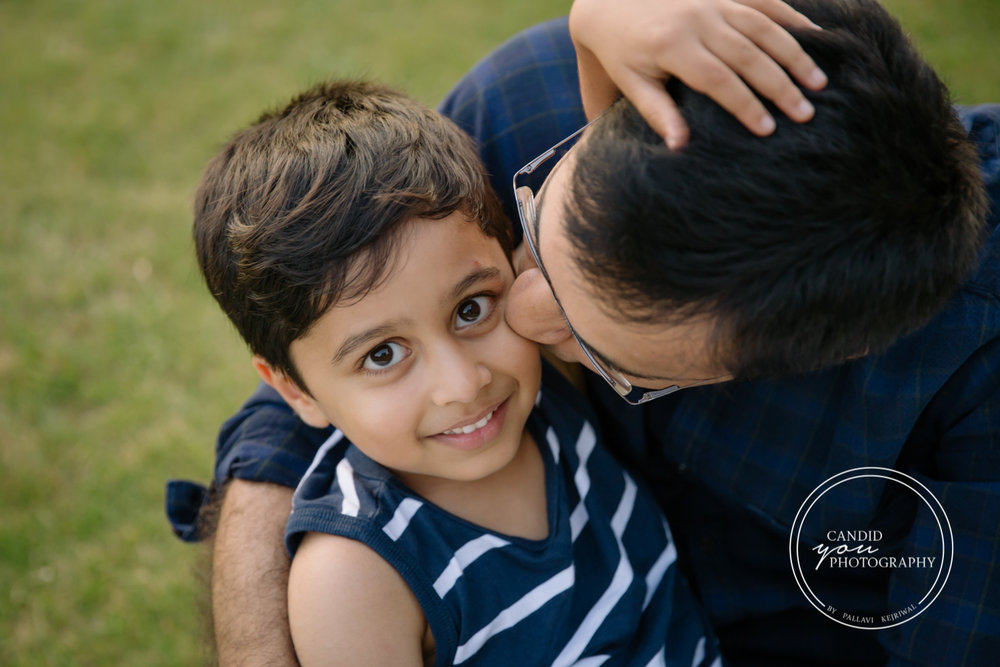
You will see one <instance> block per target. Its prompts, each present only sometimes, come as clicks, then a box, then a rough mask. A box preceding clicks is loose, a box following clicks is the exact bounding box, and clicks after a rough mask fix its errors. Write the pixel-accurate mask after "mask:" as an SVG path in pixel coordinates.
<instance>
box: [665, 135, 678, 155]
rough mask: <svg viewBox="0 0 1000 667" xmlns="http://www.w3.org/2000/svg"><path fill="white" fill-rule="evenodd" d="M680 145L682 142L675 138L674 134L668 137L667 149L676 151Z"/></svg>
mask: <svg viewBox="0 0 1000 667" xmlns="http://www.w3.org/2000/svg"><path fill="white" fill-rule="evenodd" d="M680 144H681V142H680V140H679V139H678V138H677V137H675V136H674V135H672V134H668V135H667V148H669V149H670V150H672V151H675V150H677V148H678V147H679V146H680Z"/></svg>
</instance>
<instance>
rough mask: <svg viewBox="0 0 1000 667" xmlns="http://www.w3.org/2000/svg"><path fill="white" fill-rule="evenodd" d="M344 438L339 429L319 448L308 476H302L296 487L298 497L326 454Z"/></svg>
mask: <svg viewBox="0 0 1000 667" xmlns="http://www.w3.org/2000/svg"><path fill="white" fill-rule="evenodd" d="M343 437H344V434H343V432H342V431H341V430H340V429H339V428H338V429H336V430H334V432H333V433H331V434H330V437H329V438H327V439H326V442H324V443H323V444H322V445H320V446H319V449H317V450H316V456H314V457H313V460H312V463H310V464H309V469H308V470H306V474H304V475H302V479H300V480H299V485H298V486H296V487H295V493H296V495H298V492H299V489H301V488H302V484H303V483H305V481H306V480H307V479H308V478H309V475H311V474H312V473H313V471H314V470H316V466H318V465H319V462H320V461H322V460H323V457H324V456H326V453H327V452H328V451H330V450H331V449H333V446H334V445H336V444H337V443H338V442H340V441H341V439H342V438H343Z"/></svg>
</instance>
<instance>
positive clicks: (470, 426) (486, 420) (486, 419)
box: [442, 408, 497, 435]
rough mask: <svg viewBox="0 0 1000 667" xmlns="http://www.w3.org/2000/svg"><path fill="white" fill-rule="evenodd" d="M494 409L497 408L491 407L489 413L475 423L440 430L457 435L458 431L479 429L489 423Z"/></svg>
mask: <svg viewBox="0 0 1000 667" xmlns="http://www.w3.org/2000/svg"><path fill="white" fill-rule="evenodd" d="M496 411H497V409H496V408H493V409H492V410H490V411H489V414H487V415H486V416H485V417H483V418H482V419H480V420H479V421H477V422H476V423H475V424H467V425H466V426H460V427H459V428H453V429H449V430H447V431H442V433H444V434H445V435H458V434H460V433H472V432H473V431H478V430H479V429H481V428H483V427H484V426H486V425H487V424H489V423H490V420H491V419H493V414H494V413H495V412H496Z"/></svg>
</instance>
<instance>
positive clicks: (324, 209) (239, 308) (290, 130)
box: [194, 81, 511, 391]
mask: <svg viewBox="0 0 1000 667" xmlns="http://www.w3.org/2000/svg"><path fill="white" fill-rule="evenodd" d="M455 212H460V213H462V214H464V215H465V216H467V217H468V218H469V219H470V220H472V221H475V223H477V224H478V225H479V226H480V228H481V229H482V230H483V232H484V233H486V234H487V235H488V236H491V237H493V238H496V239H498V241H499V242H500V244H501V246H502V247H503V248H504V250H505V251H506V252H507V253H508V255H509V253H510V250H511V239H510V223H509V222H508V221H507V219H506V218H505V217H504V215H503V212H502V210H501V208H500V204H499V201H498V200H497V197H496V195H495V194H494V192H493V191H492V190H491V189H490V187H489V184H488V181H487V179H486V176H485V173H484V170H483V167H482V165H481V163H480V161H479V158H478V156H477V154H476V151H475V148H474V146H473V144H472V141H471V139H469V138H468V136H467V135H465V134H464V133H463V132H462V131H461V130H459V129H458V127H457V126H455V125H454V124H453V123H452V122H451V121H449V120H447V119H445V118H444V117H442V116H441V115H440V114H438V113H436V112H434V111H433V110H431V109H428V108H426V107H424V106H423V105H421V104H418V103H417V102H415V101H414V100H412V99H410V98H409V97H407V96H405V95H403V94H401V93H399V92H396V91H393V90H391V89H389V88H386V87H383V86H380V85H377V84H372V83H360V82H351V81H340V82H330V83H325V84H321V85H318V86H315V87H314V88H312V89H311V90H309V91H307V92H305V93H303V94H301V95H299V96H298V97H296V98H295V99H293V100H292V101H291V102H290V103H289V104H288V106H286V107H285V108H284V109H281V110H280V111H275V112H270V113H266V114H264V115H263V116H262V117H261V118H260V119H259V120H258V121H257V122H256V123H254V124H253V125H252V126H250V127H249V128H247V129H246V130H244V131H242V132H240V133H239V134H237V135H236V136H235V137H234V138H233V139H232V140H231V141H230V142H229V143H228V144H226V146H225V147H224V148H222V150H221V151H220V152H219V153H218V154H217V155H216V156H215V157H214V158H213V159H212V160H211V161H210V162H209V163H208V166H207V167H206V169H205V172H204V175H203V176H202V179H201V183H200V185H199V187H198V191H197V194H196V195H195V205H194V239H195V247H196V251H197V255H198V263H199V265H200V266H201V271H202V274H203V275H204V277H205V281H206V282H207V283H208V287H209V290H210V291H211V292H212V295H213V296H214V297H215V299H216V300H217V301H218V302H219V305H220V306H221V307H222V310H223V311H225V313H226V315H228V316H229V319H230V320H232V322H233V323H234V324H235V325H236V328H237V330H238V331H239V332H240V335H241V336H242V337H243V339H244V340H245V341H246V342H247V344H248V345H249V346H250V349H251V350H252V351H253V352H254V353H255V354H259V355H260V356H261V357H263V358H264V359H265V360H266V361H267V362H268V363H269V364H270V365H271V366H272V367H273V368H275V369H277V370H279V371H281V372H283V373H285V374H286V375H287V376H288V377H289V378H291V379H292V380H293V381H295V382H296V383H297V384H298V385H299V386H300V387H301V388H302V389H304V390H306V391H308V388H307V387H306V386H305V384H304V383H303V381H302V377H301V375H300V373H299V372H298V371H297V369H296V368H295V366H294V364H293V363H292V360H291V356H290V354H289V346H290V345H291V343H292V341H294V340H296V339H297V338H300V337H301V336H303V335H305V334H306V333H307V332H308V331H309V329H310V328H311V327H312V325H313V324H314V323H315V322H316V320H318V319H319V318H320V317H321V316H322V315H323V314H324V313H325V312H326V311H327V310H328V309H329V308H330V307H331V306H332V305H333V304H335V303H337V302H339V301H342V300H353V299H358V298H361V297H363V296H364V295H365V294H366V293H367V292H368V291H370V290H371V289H373V288H374V287H376V286H377V285H378V284H379V282H380V281H381V280H382V279H383V278H384V277H385V276H386V275H387V273H388V272H389V271H390V270H391V267H392V266H393V260H394V259H395V258H396V256H397V253H399V252H400V251H402V252H405V249H401V248H400V247H399V245H400V243H399V241H400V235H399V233H398V232H399V230H400V229H401V227H402V226H403V224H402V223H405V222H407V221H409V220H412V219H414V218H431V219H440V218H444V217H446V216H448V215H450V214H452V213H455ZM470 224H474V223H470Z"/></svg>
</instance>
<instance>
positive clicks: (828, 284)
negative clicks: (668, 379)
mask: <svg viewBox="0 0 1000 667" xmlns="http://www.w3.org/2000/svg"><path fill="white" fill-rule="evenodd" d="M789 4H791V5H792V6H794V7H796V8H797V9H799V10H800V11H802V12H803V13H804V14H806V15H807V16H809V17H810V18H811V19H812V20H813V21H815V22H816V23H817V24H819V25H820V26H822V27H823V30H822V31H815V30H808V31H807V30H802V31H796V32H795V36H796V38H797V39H798V40H799V42H800V43H801V44H802V46H803V47H804V49H805V50H806V51H807V52H808V53H809V54H810V55H811V56H812V57H813V59H814V60H815V61H816V62H817V64H818V65H819V66H820V67H821V68H822V69H823V70H824V71H825V72H826V73H827V75H828V77H829V84H828V85H827V87H826V88H825V89H824V90H822V91H819V92H811V91H805V94H806V95H807V97H808V98H809V99H810V101H811V102H812V103H813V104H814V106H815V107H816V115H815V118H814V119H813V120H812V121H811V122H808V123H805V124H796V123H794V122H792V121H790V120H788V119H787V118H785V117H784V115H783V114H780V113H779V112H777V111H776V110H775V109H774V108H771V111H772V113H773V114H774V115H775V117H776V119H777V120H778V129H777V131H776V132H775V133H774V135H773V136H771V137H767V138H758V137H755V136H753V135H751V134H750V133H749V132H748V131H747V130H745V129H744V128H743V127H742V126H741V125H740V124H739V123H738V122H737V121H736V120H735V119H733V118H732V117H731V116H730V114H729V113H727V112H726V111H724V110H723V109H721V108H720V107H718V106H717V105H716V104H715V103H713V102H712V101H710V100H709V99H707V98H706V97H704V96H702V95H700V94H697V93H695V92H693V91H692V90H690V89H688V88H686V87H684V86H683V85H680V84H679V83H678V82H676V81H673V82H671V84H670V86H669V91H670V93H671V94H672V95H673V97H674V99H675V100H676V101H677V102H678V104H679V106H680V108H681V110H682V112H683V114H684V117H685V119H686V120H687V122H688V124H689V126H690V129H691V139H690V142H689V144H688V145H687V146H686V147H684V148H683V149H681V150H680V151H678V152H672V151H670V150H669V149H668V148H667V147H666V146H665V145H664V143H663V141H662V139H661V138H660V137H658V136H657V135H656V134H655V133H654V132H653V131H652V130H650V129H649V127H648V126H647V125H646V123H645V122H644V121H643V120H642V119H641V117H640V116H639V114H638V113H637V112H636V111H635V109H634V108H633V107H632V106H631V105H629V104H628V103H627V102H625V101H624V100H622V101H619V103H618V104H617V106H616V107H615V108H612V109H611V110H610V111H609V112H608V113H607V114H606V115H605V117H604V118H602V119H601V120H599V121H598V122H597V123H596V124H595V125H594V126H593V128H592V130H591V131H590V133H589V136H587V137H586V138H585V139H584V141H583V142H582V144H581V145H580V147H579V154H578V158H577V162H576V164H577V165H583V166H582V167H578V168H576V169H575V170H574V174H573V180H572V184H571V188H572V196H571V197H570V198H569V199H570V203H569V204H568V205H567V206H566V211H565V213H566V216H567V233H568V236H569V237H570V238H572V239H574V246H575V247H574V260H575V262H576V263H577V265H578V266H579V267H580V269H581V270H582V271H583V272H584V274H585V275H586V276H587V277H588V278H589V280H590V281H591V282H592V283H593V284H595V285H596V286H597V289H598V290H599V291H600V292H601V293H602V297H601V305H602V308H603V309H604V310H605V311H607V312H608V313H610V314H613V315H614V316H617V317H624V318H626V319H628V320H630V321H634V322H650V323H656V324H665V323H670V322H676V321H679V320H681V319H684V318H687V317H691V316H694V315H708V316H710V317H712V318H714V320H715V321H716V322H717V327H716V330H715V341H714V344H715V350H716V357H717V359H716V361H717V362H718V363H720V364H722V365H724V366H726V368H727V370H728V371H729V372H731V373H733V374H734V375H735V376H737V377H743V378H746V377H753V376H765V375H776V374H784V373H794V372H800V371H805V370H812V369H815V368H820V367H823V366H826V365H830V364H834V363H839V362H841V361H844V360H845V359H847V358H849V357H851V356H854V355H859V354H864V353H865V352H868V351H871V352H876V351H880V350H882V349H884V348H885V347H887V346H888V345H890V344H891V343H892V342H893V341H894V340H896V339H897V338H898V337H899V336H901V335H903V334H904V333H907V332H910V331H913V330H914V329H916V328H918V327H920V326H921V325H923V324H924V323H926V322H927V321H928V320H929V319H930V318H931V317H932V316H933V315H934V314H935V313H936V312H937V311H938V310H940V308H942V306H943V305H944V303H945V302H946V300H947V299H948V298H949V297H950V295H951V294H952V293H953V292H954V290H955V289H956V288H957V287H958V286H959V284H960V283H961V281H962V280H963V278H965V277H966V276H967V275H968V274H969V272H970V271H971V269H972V268H974V266H975V264H976V261H977V255H978V249H979V246H980V243H981V241H982V237H983V234H982V229H983V221H984V219H985V213H986V200H985V196H984V193H983V186H982V179H981V176H980V175H979V172H978V169H977V166H978V162H977V159H976V155H975V152H974V150H973V148H972V146H971V145H970V143H969V142H968V140H967V137H966V133H965V131H964V130H963V128H962V126H961V124H960V122H959V120H958V119H957V117H956V116H955V113H954V110H953V108H952V105H951V101H950V99H949V95H948V92H947V90H946V88H945V86H944V85H943V84H942V83H941V81H940V80H939V79H938V77H937V76H936V75H935V73H934V72H933V70H932V69H931V68H930V67H929V66H928V65H927V64H926V63H925V62H924V61H923V60H922V59H921V58H920V57H919V56H918V55H917V53H916V52H915V51H914V49H913V47H912V46H911V44H910V43H909V41H908V40H907V38H906V36H905V35H904V34H903V32H902V30H901V28H900V27H899V25H898V24H897V23H896V21H895V20H894V19H893V18H892V17H891V16H889V15H888V14H887V13H886V11H885V10H884V9H883V8H882V7H881V6H879V5H878V4H877V3H876V2H874V1H872V0H812V1H804V0H792V1H791V2H789Z"/></svg>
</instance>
